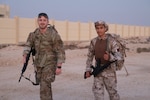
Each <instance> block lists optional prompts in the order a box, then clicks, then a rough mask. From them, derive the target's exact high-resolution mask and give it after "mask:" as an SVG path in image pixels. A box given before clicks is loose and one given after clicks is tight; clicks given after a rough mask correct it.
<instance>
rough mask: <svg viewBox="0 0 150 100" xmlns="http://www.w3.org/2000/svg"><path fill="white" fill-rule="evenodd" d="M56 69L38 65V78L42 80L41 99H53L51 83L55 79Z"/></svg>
mask: <svg viewBox="0 0 150 100" xmlns="http://www.w3.org/2000/svg"><path fill="white" fill-rule="evenodd" d="M54 73H55V69H53V68H50V67H44V68H41V67H37V78H38V79H39V82H40V98H41V100H53V97H52V87H51V83H52V82H53V81H54V80H55V74H54Z"/></svg>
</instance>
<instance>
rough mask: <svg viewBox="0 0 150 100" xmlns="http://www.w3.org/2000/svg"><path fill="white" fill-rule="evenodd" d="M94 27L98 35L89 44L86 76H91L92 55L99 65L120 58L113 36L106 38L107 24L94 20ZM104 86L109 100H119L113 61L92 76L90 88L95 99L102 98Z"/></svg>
mask: <svg viewBox="0 0 150 100" xmlns="http://www.w3.org/2000/svg"><path fill="white" fill-rule="evenodd" d="M95 29H96V32H97V34H98V36H97V37H95V38H94V39H92V40H91V43H90V46H89V50H88V55H87V61H86V74H85V76H86V77H87V78H88V77H90V76H91V74H90V73H91V71H92V69H91V65H92V62H93V58H94V57H95V63H96V60H97V59H100V60H101V65H104V64H105V63H107V62H108V61H115V60H117V59H120V57H119V56H118V54H119V51H118V46H117V43H116V41H115V40H114V39H113V38H108V35H107V34H106V33H105V32H106V31H108V25H107V24H106V23H105V22H104V21H97V22H95ZM104 87H105V88H106V90H107V92H108V94H109V97H110V100H120V97H119V94H118V93H117V78H116V68H115V64H114V63H112V64H111V65H110V66H109V67H108V68H106V69H105V70H104V71H103V72H101V73H99V74H98V75H97V76H96V77H94V83H93V88H92V89H93V93H94V96H95V100H104Z"/></svg>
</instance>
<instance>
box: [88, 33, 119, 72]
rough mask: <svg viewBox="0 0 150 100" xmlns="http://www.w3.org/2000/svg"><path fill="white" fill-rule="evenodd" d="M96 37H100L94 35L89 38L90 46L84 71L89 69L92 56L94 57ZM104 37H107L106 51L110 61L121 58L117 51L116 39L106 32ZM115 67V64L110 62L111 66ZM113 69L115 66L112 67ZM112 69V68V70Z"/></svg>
mask: <svg viewBox="0 0 150 100" xmlns="http://www.w3.org/2000/svg"><path fill="white" fill-rule="evenodd" d="M97 39H101V38H100V37H98V36H97V37H95V38H93V39H92V40H91V42H90V46H89V48H88V54H87V61H86V71H91V70H92V68H91V65H92V63H93V58H94V57H95V50H94V46H95V43H96V40H97ZM106 39H107V51H108V52H109V55H110V59H109V60H110V61H115V60H118V59H121V57H120V55H119V52H118V50H117V49H118V48H119V47H118V45H117V41H115V40H114V39H113V38H111V37H110V36H109V34H106ZM113 67H115V64H111V68H113ZM114 69H115V68H114ZM114 69H113V70H114Z"/></svg>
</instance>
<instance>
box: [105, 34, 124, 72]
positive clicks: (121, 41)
mask: <svg viewBox="0 0 150 100" xmlns="http://www.w3.org/2000/svg"><path fill="white" fill-rule="evenodd" d="M107 34H108V35H109V36H110V37H111V38H113V39H115V40H116V42H117V45H118V46H119V49H118V51H119V52H120V57H121V59H120V60H117V61H116V62H115V64H116V70H121V69H122V67H123V66H124V62H125V57H126V51H125V50H126V43H125V41H124V39H122V38H121V37H120V35H117V34H109V33H107Z"/></svg>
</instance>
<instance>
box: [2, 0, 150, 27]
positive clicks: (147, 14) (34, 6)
mask: <svg viewBox="0 0 150 100" xmlns="http://www.w3.org/2000/svg"><path fill="white" fill-rule="evenodd" d="M0 4H6V5H9V6H10V16H11V17H12V18H13V17H14V16H19V17H23V18H35V17H37V15H38V13H40V12H46V13H47V14H48V15H49V18H50V19H55V20H61V21H64V20H68V21H80V22H95V21H97V20H104V21H106V22H108V23H111V24H125V25H126V24H129V25H138V26H150V0H0Z"/></svg>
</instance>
